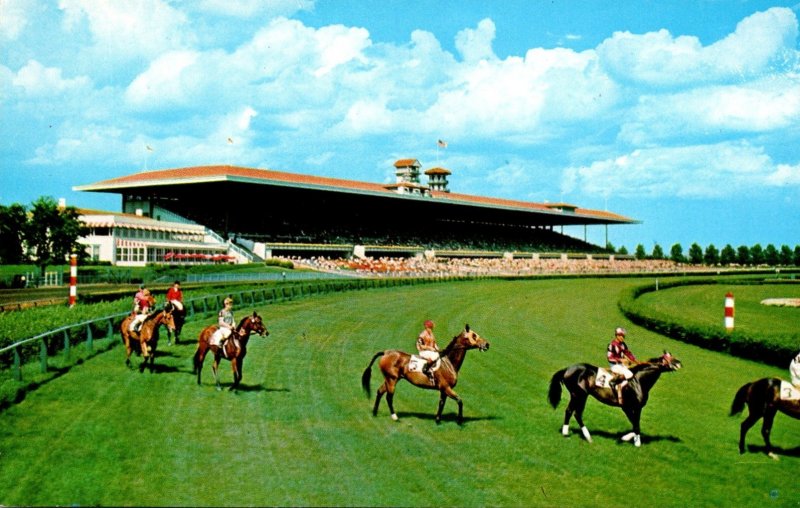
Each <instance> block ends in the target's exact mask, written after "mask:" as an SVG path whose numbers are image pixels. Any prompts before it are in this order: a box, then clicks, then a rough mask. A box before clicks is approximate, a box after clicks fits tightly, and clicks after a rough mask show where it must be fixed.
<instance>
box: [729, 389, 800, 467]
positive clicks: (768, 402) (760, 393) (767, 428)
mask: <svg viewBox="0 0 800 508" xmlns="http://www.w3.org/2000/svg"><path fill="white" fill-rule="evenodd" d="M783 382H785V381H783ZM781 383H782V381H781V380H780V379H778V378H774V377H773V378H762V379H759V380H758V381H753V382H752V383H747V384H746V385H744V386H742V387H741V388H739V391H737V392H736V396H735V397H734V399H733V404H731V416H734V415H737V414H739V413H741V412H742V410H743V409H744V405H745V403H746V404H747V409H748V415H747V418H745V420H744V421H743V422H742V425H741V428H740V431H739V453H744V438H745V436H747V431H749V430H750V428H751V427H752V426H753V425H755V423H756V422H757V421H758V420H760V419H761V418H763V419H764V422H763V423H762V424H761V436H762V437H763V438H764V444H766V448H765V449H764V452H765V453H766V454H767V455H768V456H770V457H772V458H773V459H777V458H778V457H777V455H775V454H774V453H772V444H771V443H770V441H769V434H770V432H771V431H772V423H773V420H774V419H775V413H777V412H778V411H780V412H781V413H783V414H785V415H789V416H791V417H792V418H797V419H800V400H787V399H788V397H784V398H783V399H782V398H781ZM787 395H791V390H790V391H789V393H788V394H787Z"/></svg>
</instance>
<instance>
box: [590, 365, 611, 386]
mask: <svg viewBox="0 0 800 508" xmlns="http://www.w3.org/2000/svg"><path fill="white" fill-rule="evenodd" d="M612 379H614V373H613V372H611V371H610V370H608V369H604V368H603V367H598V368H597V376H596V377H595V378H594V384H595V386H597V387H599V388H611V380H612Z"/></svg>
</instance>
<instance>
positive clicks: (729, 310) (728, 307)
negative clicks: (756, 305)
mask: <svg viewBox="0 0 800 508" xmlns="http://www.w3.org/2000/svg"><path fill="white" fill-rule="evenodd" d="M725 329H726V330H727V331H729V332H731V331H733V293H731V292H730V291H728V294H726V295H725Z"/></svg>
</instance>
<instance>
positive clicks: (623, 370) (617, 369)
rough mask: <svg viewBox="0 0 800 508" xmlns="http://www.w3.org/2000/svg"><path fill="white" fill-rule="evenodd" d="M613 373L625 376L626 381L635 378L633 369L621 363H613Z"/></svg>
mask: <svg viewBox="0 0 800 508" xmlns="http://www.w3.org/2000/svg"><path fill="white" fill-rule="evenodd" d="M611 372H613V373H614V374H617V375H618V376H624V377H625V379H630V378H632V377H633V372H631V369H629V368H628V367H626V366H624V365H622V364H621V363H612V364H611Z"/></svg>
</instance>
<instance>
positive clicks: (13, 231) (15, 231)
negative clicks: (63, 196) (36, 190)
mask: <svg viewBox="0 0 800 508" xmlns="http://www.w3.org/2000/svg"><path fill="white" fill-rule="evenodd" d="M79 215H80V213H79V212H78V209H77V208H75V207H73V206H63V207H62V206H59V205H58V203H57V202H56V200H55V199H54V198H52V197H50V196H43V197H40V198H39V199H37V200H36V201H34V202H33V203H31V205H30V206H27V207H26V206H24V205H21V204H19V203H14V204H12V205H9V206H5V205H2V204H0V264H24V263H33V264H34V265H36V266H37V267H38V268H39V270H40V271H41V275H42V276H44V274H45V270H46V268H47V267H48V266H51V265H60V264H63V263H65V262H66V261H67V259H68V257H69V255H70V254H78V255H79V256H80V257H85V256H86V253H85V250H84V249H83V248H82V246H81V244H80V243H78V239H79V238H80V237H81V236H82V235H83V234H84V231H85V228H84V225H83V223H82V222H81V221H80V219H79V218H78V217H79Z"/></svg>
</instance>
